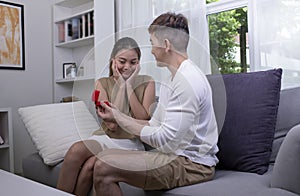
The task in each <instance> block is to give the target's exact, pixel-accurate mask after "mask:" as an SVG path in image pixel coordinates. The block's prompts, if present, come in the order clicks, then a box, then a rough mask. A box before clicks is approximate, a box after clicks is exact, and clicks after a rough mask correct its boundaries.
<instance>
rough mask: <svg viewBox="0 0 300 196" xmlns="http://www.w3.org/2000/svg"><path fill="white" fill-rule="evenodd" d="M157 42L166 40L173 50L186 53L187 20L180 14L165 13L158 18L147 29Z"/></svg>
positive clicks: (187, 37) (187, 38)
mask: <svg viewBox="0 0 300 196" xmlns="http://www.w3.org/2000/svg"><path fill="white" fill-rule="evenodd" d="M148 32H149V33H150V34H154V35H155V37H156V38H157V39H158V40H159V41H163V40H164V39H168V40H169V41H170V42H171V43H172V45H173V46H174V48H175V49H176V50H178V51H180V52H186V50H187V46H188V42H189V27H188V20H187V18H186V17H185V16H183V15H182V14H175V13H171V12H167V13H164V14H161V15H160V16H158V17H157V18H156V19H155V20H154V21H153V22H152V24H151V25H150V26H149V28H148Z"/></svg>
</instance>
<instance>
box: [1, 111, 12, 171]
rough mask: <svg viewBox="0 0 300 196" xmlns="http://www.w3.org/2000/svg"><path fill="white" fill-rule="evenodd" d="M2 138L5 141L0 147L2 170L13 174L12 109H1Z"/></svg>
mask: <svg viewBox="0 0 300 196" xmlns="http://www.w3.org/2000/svg"><path fill="white" fill-rule="evenodd" d="M0 136H1V137H2V139H3V141H4V144H1V145H0V169H4V170H6V171H10V172H13V171H14V153H13V130H12V117H11V109H10V108H0Z"/></svg>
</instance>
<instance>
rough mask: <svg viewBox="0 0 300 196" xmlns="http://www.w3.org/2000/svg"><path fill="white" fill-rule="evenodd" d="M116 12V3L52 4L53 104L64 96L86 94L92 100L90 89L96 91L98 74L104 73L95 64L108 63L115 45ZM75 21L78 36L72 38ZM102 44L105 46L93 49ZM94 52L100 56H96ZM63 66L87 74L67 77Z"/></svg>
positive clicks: (69, 0) (73, 0)
mask: <svg viewBox="0 0 300 196" xmlns="http://www.w3.org/2000/svg"><path fill="white" fill-rule="evenodd" d="M114 12H115V9H114V1H99V0H62V1H59V2H58V3H55V4H54V5H53V21H52V23H53V66H54V79H53V81H54V102H59V101H61V99H62V98H63V97H68V96H77V95H78V94H80V96H81V94H86V93H87V95H86V97H88V99H90V94H89V93H90V92H89V90H90V88H91V89H93V88H94V81H95V79H96V77H97V76H96V74H95V73H99V72H100V71H101V70H100V69H99V68H97V67H96V65H98V66H99V65H103V64H104V63H107V62H108V58H109V55H110V52H111V49H112V46H113V44H114V31H115V28H114V27H115V17H114V16H115V13H114ZM76 19H78V20H79V35H78V37H77V35H76V36H73V34H72V33H73V32H74V29H73V27H72V28H70V27H69V26H76V23H74V24H75V25H73V22H72V21H73V20H74V21H76ZM77 24H78V23H77ZM80 24H81V25H80ZM89 24H90V25H91V26H90V25H89ZM77 26H78V25H77ZM91 27H92V29H91ZM70 30H72V33H70ZM77 33H78V32H77ZM71 34H72V36H71ZM107 37H108V38H107ZM103 40H105V41H103ZM99 43H105V44H100V45H101V47H98V48H94V47H95V46H96V45H97V44H99ZM94 53H95V54H97V55H95V56H94ZM96 62H97V63H96ZM64 63H76V65H77V69H79V68H80V67H83V68H84V71H83V72H84V74H83V75H81V76H77V77H76V78H64V74H63V64H64ZM95 70H96V71H95ZM75 88H77V89H75ZM78 88H84V90H83V92H78V91H80V90H81V89H78ZM74 92H75V93H74ZM77 97H78V96H77ZM78 98H79V99H84V97H78Z"/></svg>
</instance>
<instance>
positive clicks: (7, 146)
mask: <svg viewBox="0 0 300 196" xmlns="http://www.w3.org/2000/svg"><path fill="white" fill-rule="evenodd" d="M4 148H9V144H2V145H0V149H4Z"/></svg>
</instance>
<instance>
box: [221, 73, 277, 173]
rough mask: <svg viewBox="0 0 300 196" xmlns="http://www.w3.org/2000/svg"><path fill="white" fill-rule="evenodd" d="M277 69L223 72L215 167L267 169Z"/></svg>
mask: <svg viewBox="0 0 300 196" xmlns="http://www.w3.org/2000/svg"><path fill="white" fill-rule="evenodd" d="M281 75H282V70H281V69H274V70H267V71H259V72H250V73H239V74H224V75H223V80H224V84H225V90H226V100H227V104H226V106H227V107H226V116H225V119H224V124H223V126H222V129H221V132H220V136H219V141H218V146H219V149H220V151H219V153H218V154H217V156H218V158H219V160H220V162H219V164H218V167H219V168H222V169H229V170H237V171H243V172H253V173H257V174H263V173H265V172H266V171H267V169H268V165H269V159H270V155H271V149H272V142H273V138H274V131H275V125H276V118H277V111H278V104H279V97H280V96H279V95H280V87H281Z"/></svg>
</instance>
